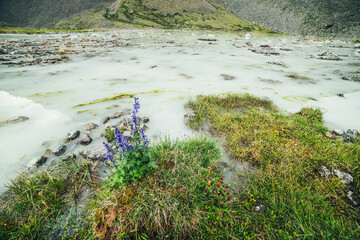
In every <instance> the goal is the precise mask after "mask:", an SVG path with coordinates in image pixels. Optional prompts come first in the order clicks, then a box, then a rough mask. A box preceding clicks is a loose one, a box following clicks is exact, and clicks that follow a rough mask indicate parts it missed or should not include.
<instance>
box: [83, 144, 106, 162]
mask: <svg viewBox="0 0 360 240" xmlns="http://www.w3.org/2000/svg"><path fill="white" fill-rule="evenodd" d="M79 154H80V155H81V156H82V157H84V158H87V159H90V160H100V161H102V160H105V159H106V154H107V150H106V148H105V147H104V146H102V145H99V146H95V147H92V148H86V149H83V150H81V151H80V152H79Z"/></svg>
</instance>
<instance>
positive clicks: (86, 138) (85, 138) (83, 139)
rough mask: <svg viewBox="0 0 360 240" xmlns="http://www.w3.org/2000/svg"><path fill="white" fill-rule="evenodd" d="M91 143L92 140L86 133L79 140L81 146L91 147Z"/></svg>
mask: <svg viewBox="0 0 360 240" xmlns="http://www.w3.org/2000/svg"><path fill="white" fill-rule="evenodd" d="M91 142H92V138H91V137H90V136H89V135H87V134H85V133H83V134H81V136H80V138H79V140H78V143H79V144H81V145H89V144H90V143H91Z"/></svg>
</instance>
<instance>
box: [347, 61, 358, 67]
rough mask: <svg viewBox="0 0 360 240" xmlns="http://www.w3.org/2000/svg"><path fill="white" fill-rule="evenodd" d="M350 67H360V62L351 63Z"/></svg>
mask: <svg viewBox="0 0 360 240" xmlns="http://www.w3.org/2000/svg"><path fill="white" fill-rule="evenodd" d="M349 65H350V66H354V67H360V62H353V63H349Z"/></svg>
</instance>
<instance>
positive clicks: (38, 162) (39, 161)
mask: <svg viewBox="0 0 360 240" xmlns="http://www.w3.org/2000/svg"><path fill="white" fill-rule="evenodd" d="M46 160H47V158H46V157H44V156H40V157H36V158H33V159H32V160H31V161H30V162H29V163H28V165H27V167H28V168H38V167H40V166H42V165H44V164H45V162H46Z"/></svg>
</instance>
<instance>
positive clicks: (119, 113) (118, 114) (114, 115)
mask: <svg viewBox="0 0 360 240" xmlns="http://www.w3.org/2000/svg"><path fill="white" fill-rule="evenodd" d="M122 115H124V112H116V113H114V114H113V115H111V117H110V118H111V119H115V118H119V117H121V116H122Z"/></svg>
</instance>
